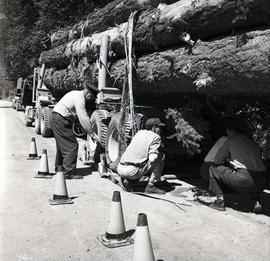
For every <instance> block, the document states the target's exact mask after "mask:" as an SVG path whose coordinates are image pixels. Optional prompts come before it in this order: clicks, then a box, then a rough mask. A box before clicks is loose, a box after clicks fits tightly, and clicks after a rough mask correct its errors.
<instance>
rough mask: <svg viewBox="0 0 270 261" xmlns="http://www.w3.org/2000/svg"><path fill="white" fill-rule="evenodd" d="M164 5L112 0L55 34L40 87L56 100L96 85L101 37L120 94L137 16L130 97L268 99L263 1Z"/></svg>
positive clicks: (269, 32)
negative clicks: (106, 40)
mask: <svg viewBox="0 0 270 261" xmlns="http://www.w3.org/2000/svg"><path fill="white" fill-rule="evenodd" d="M164 2H165V1H158V0H155V1H153V0H152V1H151V0H144V1H142V0H126V1H120V0H115V1H113V2H111V3H110V4H109V5H107V6H105V7H104V8H102V9H100V10H95V11H94V12H93V13H91V14H89V15H88V17H87V19H86V20H84V21H81V22H80V23H78V24H76V25H74V26H73V27H72V28H67V29H63V30H60V31H58V32H56V33H54V34H53V36H52V38H51V41H52V49H50V50H49V51H45V52H43V53H42V54H41V56H40V63H45V64H46V67H47V70H46V74H45V79H44V81H45V84H46V86H47V87H48V88H49V89H50V90H51V91H52V93H53V94H54V96H55V97H59V96H61V95H62V94H63V93H65V92H67V91H69V90H72V89H78V88H81V87H82V84H83V83H84V82H85V81H89V82H91V83H93V84H97V80H98V71H97V69H98V62H97V59H98V55H99V47H100V42H101V38H102V36H103V35H104V34H106V35H109V36H110V59H109V66H108V70H109V71H110V77H108V86H114V87H118V88H121V87H122V84H123V81H124V79H125V77H126V73H125V71H126V70H125V55H124V52H123V50H124V36H125V29H126V24H127V20H128V17H129V15H130V13H131V12H133V11H135V10H138V12H137V14H136V22H135V25H134V36H133V42H134V46H135V56H136V57H134V65H135V73H134V79H133V80H134V83H133V86H134V91H135V95H136V96H137V97H144V98H145V99H149V98H153V97H156V98H158V97H160V98H162V100H163V101H164V98H167V100H168V101H170V103H171V102H172V100H171V98H172V97H174V98H175V97H177V96H178V95H181V94H183V93H189V94H211V95H217V96H220V95H227V94H233V95H245V96H253V95H255V96H266V95H270V84H269V83H270V67H269V61H270V44H269V40H270V37H269V36H270V1H269V0H180V1H170V2H168V1H167V4H166V2H165V3H164ZM168 3H170V4H168ZM189 36H190V39H189ZM157 100H158V99H157ZM165 100H166V99H165Z"/></svg>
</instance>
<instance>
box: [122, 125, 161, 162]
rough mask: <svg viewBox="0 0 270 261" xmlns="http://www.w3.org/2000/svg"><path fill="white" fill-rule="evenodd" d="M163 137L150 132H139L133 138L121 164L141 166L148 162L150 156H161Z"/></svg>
mask: <svg viewBox="0 0 270 261" xmlns="http://www.w3.org/2000/svg"><path fill="white" fill-rule="evenodd" d="M160 146H161V137H160V136H159V135H158V134H156V133H155V132H153V131H150V130H139V131H138V132H137V133H136V134H135V135H134V137H133V138H132V140H131V142H130V144H129V145H128V147H127V149H126V151H125V152H124V154H123V155H122V157H121V160H120V162H121V163H133V164H140V163H144V162H147V160H148V156H149V154H152V153H155V154H159V151H158V150H159V148H160Z"/></svg>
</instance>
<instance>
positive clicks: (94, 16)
mask: <svg viewBox="0 0 270 261" xmlns="http://www.w3.org/2000/svg"><path fill="white" fill-rule="evenodd" d="M176 1H177V0H175V1H172V0H125V1H123V0H115V1H113V2H111V3H109V4H108V5H106V6H105V7H103V8H101V9H96V10H94V11H93V12H92V13H90V14H89V15H88V16H87V18H86V19H84V20H82V21H80V22H79V23H77V24H75V25H74V26H73V27H72V28H70V27H69V28H67V29H66V30H65V29H62V30H59V31H57V32H55V33H54V34H53V35H52V37H51V43H52V46H53V47H55V46H57V45H60V44H63V43H67V42H68V41H71V40H73V39H78V38H80V37H81V36H89V35H91V34H92V33H94V32H101V31H104V30H106V29H108V28H110V27H115V25H116V24H121V23H123V22H125V21H127V19H128V17H129V15H130V14H131V13H132V12H133V11H136V10H143V9H146V8H149V7H157V6H158V4H159V3H173V2H176Z"/></svg>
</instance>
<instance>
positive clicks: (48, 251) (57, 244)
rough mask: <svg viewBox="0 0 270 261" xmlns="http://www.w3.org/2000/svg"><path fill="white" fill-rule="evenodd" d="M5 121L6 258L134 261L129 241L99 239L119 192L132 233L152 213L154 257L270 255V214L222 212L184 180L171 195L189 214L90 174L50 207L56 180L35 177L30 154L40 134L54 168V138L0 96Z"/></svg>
mask: <svg viewBox="0 0 270 261" xmlns="http://www.w3.org/2000/svg"><path fill="white" fill-rule="evenodd" d="M0 122H1V125H0V126H1V128H0V243H1V244H0V260H1V261H26V260H32V261H66V260H71V261H75V260H85V261H86V260H88V261H89V260H91V261H105V260H115V261H120V260H123V261H127V260H132V251H133V246H132V245H130V246H125V247H120V248H115V249H110V248H106V247H105V246H103V245H102V244H101V243H100V242H99V241H98V240H97V236H98V235H101V234H104V232H105V231H106V229H107V224H108V221H109V215H110V208H111V198H112V194H113V191H114V190H119V191H121V198H122V204H123V213H124V219H125V224H126V229H127V230H131V229H135V228H136V220H137V215H138V213H141V212H142V213H146V214H147V217H148V222H149V229H150V233H151V240H152V244H153V249H154V253H155V259H156V260H164V261H179V260H194V261H195V260H196V261H197V260H200V261H216V260H219V261H227V260H230V261H236V260H237V261H240V260H243V261H254V260H258V261H259V260H260V261H264V260H265V261H269V260H270V231H269V227H270V226H269V225H270V221H269V217H267V216H265V215H258V216H256V215H255V214H251V213H242V212H238V211H235V210H233V209H228V210H227V211H226V212H222V213H220V212H218V211H215V210H213V209H210V208H209V207H207V206H204V205H201V204H199V203H196V202H194V201H192V200H191V201H189V200H188V198H187V196H185V195H184V194H180V192H181V191H182V192H183V191H184V190H183V186H184V185H179V186H178V188H177V189H178V190H177V191H178V194H177V191H175V192H176V193H174V197H173V195H166V198H167V199H171V200H173V199H174V198H176V199H177V200H178V202H182V203H185V205H183V208H184V209H185V211H183V210H181V209H179V208H177V207H175V206H174V205H173V204H170V203H168V202H165V201H161V200H155V199H151V198H146V197H142V196H138V195H134V194H131V193H127V192H124V191H122V190H121V188H119V187H118V186H117V185H115V184H113V183H112V182H110V181H108V180H106V179H101V178H100V177H99V175H98V173H97V172H94V173H91V172H90V171H88V174H89V175H87V176H85V177H84V178H83V179H80V180H67V187H68V193H69V196H71V197H76V198H75V199H74V204H72V205H62V206H51V205H49V203H48V199H49V198H51V197H52V194H53V190H54V184H55V180H54V178H53V179H35V178H34V176H35V174H36V172H37V170H38V168H39V164H40V161H39V160H37V161H35V160H31V161H29V160H26V157H27V155H28V153H29V148H30V140H31V138H32V137H35V138H36V143H37V148H38V154H39V155H40V154H41V152H42V150H43V149H47V151H48V158H49V166H50V171H51V172H52V171H53V169H54V156H55V141H54V138H42V137H41V136H38V135H36V134H35V131H34V128H33V127H30V128H29V127H25V126H24V115H23V112H17V111H15V110H14V109H12V108H10V103H8V102H4V101H0ZM78 166H79V167H82V165H80V164H79V165H78ZM176 195H178V197H176ZM179 195H181V196H179ZM188 205H189V206H188Z"/></svg>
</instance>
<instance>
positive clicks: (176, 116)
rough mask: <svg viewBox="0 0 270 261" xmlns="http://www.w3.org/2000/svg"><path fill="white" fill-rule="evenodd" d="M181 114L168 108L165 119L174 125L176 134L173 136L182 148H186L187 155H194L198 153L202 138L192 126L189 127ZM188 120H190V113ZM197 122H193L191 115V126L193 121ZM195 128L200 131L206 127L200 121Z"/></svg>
mask: <svg viewBox="0 0 270 261" xmlns="http://www.w3.org/2000/svg"><path fill="white" fill-rule="evenodd" d="M183 114H185V113H182V112H180V110H179V109H178V110H177V109H171V108H169V109H168V110H166V118H172V119H173V121H174V123H175V126H174V127H175V131H176V133H175V134H174V135H173V136H174V137H176V138H177V140H178V141H179V142H181V143H182V146H183V147H184V148H186V150H187V153H188V154H190V155H194V154H195V153H200V152H201V150H200V142H201V141H202V139H203V136H202V135H201V134H200V133H199V132H198V131H197V130H196V129H195V128H194V127H193V126H192V125H190V124H189V122H188V121H186V120H185V119H184V117H183ZM187 117H188V115H187ZM189 118H190V120H191V114H190V113H189ZM198 120H199V119H196V120H195V117H194V115H193V124H194V123H195V121H197V123H198ZM197 127H198V128H201V130H202V129H204V128H205V127H206V126H205V125H204V124H203V122H202V121H200V122H199V124H197Z"/></svg>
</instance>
